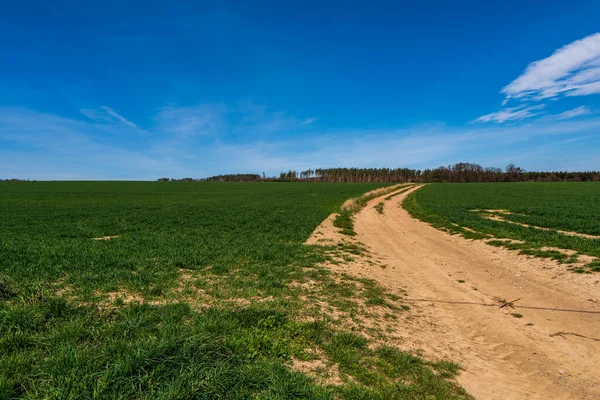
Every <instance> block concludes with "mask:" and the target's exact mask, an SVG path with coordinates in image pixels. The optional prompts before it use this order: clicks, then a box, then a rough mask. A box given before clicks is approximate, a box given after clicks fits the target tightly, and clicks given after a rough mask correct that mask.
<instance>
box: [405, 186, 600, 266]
mask: <svg viewBox="0 0 600 400" xmlns="http://www.w3.org/2000/svg"><path fill="white" fill-rule="evenodd" d="M404 207H405V208H406V209H407V210H408V211H409V212H410V213H411V214H412V215H413V216H415V217H417V218H420V219H422V220H424V221H427V222H429V223H431V224H432V225H433V226H435V227H438V228H440V229H443V230H446V231H448V232H451V233H459V234H462V235H463V236H465V237H467V238H472V239H488V243H490V244H492V245H496V246H504V247H507V248H510V249H515V250H519V251H520V252H521V253H523V254H528V255H534V256H539V257H548V258H553V259H556V260H558V261H559V262H563V263H566V264H570V265H571V267H570V269H571V270H572V271H574V272H579V273H591V272H598V271H600V184H598V183H518V184H514V183H498V184H486V183H482V184H476V183H475V184H435V185H427V186H425V187H423V188H421V189H420V190H418V191H416V192H414V193H412V194H411V195H410V196H408V197H407V198H406V199H405V201H404Z"/></svg>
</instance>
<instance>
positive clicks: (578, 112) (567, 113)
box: [556, 106, 592, 119]
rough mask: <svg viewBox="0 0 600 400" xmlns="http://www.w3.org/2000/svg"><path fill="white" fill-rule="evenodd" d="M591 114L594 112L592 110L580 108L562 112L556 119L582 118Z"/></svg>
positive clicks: (584, 107)
mask: <svg viewBox="0 0 600 400" xmlns="http://www.w3.org/2000/svg"><path fill="white" fill-rule="evenodd" d="M591 113H592V110H590V109H589V108H588V107H586V106H580V107H576V108H573V109H572V110H568V111H565V112H562V113H560V114H558V115H556V118H557V119H568V118H575V117H581V116H583V115H588V114H591Z"/></svg>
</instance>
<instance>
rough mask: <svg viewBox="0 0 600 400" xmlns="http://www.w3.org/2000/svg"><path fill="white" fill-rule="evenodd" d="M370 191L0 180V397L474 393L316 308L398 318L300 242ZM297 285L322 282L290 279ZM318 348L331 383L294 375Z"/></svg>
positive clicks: (381, 295) (449, 369)
mask: <svg viewBox="0 0 600 400" xmlns="http://www.w3.org/2000/svg"><path fill="white" fill-rule="evenodd" d="M377 186H378V185H375V184H323V183H302V184H286V183H249V184H243V183H234V184H225V183H220V184H219V183H216V184H211V183H150V182H26V183H19V182H17V183H2V182H0V221H2V222H1V223H0V227H1V229H0V354H1V358H0V398H2V399H12V398H26V399H76V398H77V399H80V398H83V399H92V398H94V399H129V398H135V399H192V398H194V399H196V398H201V399H247V398H258V399H291V398H319V399H333V398H334V397H335V398H343V399H361V398H362V399H371V398H381V399H393V398H438V399H452V398H465V397H468V396H466V394H465V393H464V391H462V389H460V388H459V387H457V386H456V384H455V383H453V381H452V379H451V378H452V377H453V376H454V375H455V374H456V373H457V366H456V365H454V364H452V363H448V362H437V363H429V362H426V361H424V360H422V359H420V358H418V357H416V356H414V355H410V354H407V353H403V352H400V351H398V350H397V349H395V348H391V347H389V346H386V345H383V344H378V343H374V342H373V341H372V339H370V338H367V337H366V336H365V335H363V333H362V332H351V331H348V330H345V329H343V328H341V324H340V323H338V322H339V321H338V322H336V321H332V320H331V319H330V318H328V317H327V316H326V315H322V314H320V313H319V312H318V310H317V309H316V308H315V307H314V303H315V302H316V301H317V300H318V301H320V302H327V303H328V304H330V306H331V307H337V308H338V309H345V310H348V311H349V312H350V313H352V312H354V311H356V310H358V306H357V303H356V301H358V300H362V301H364V302H365V304H367V305H369V304H372V305H373V306H375V305H377V306H381V307H388V308H389V309H390V312H395V313H400V312H408V311H405V310H406V309H407V308H408V307H404V308H403V309H401V308H399V306H398V305H397V304H399V303H398V299H394V298H392V297H391V296H389V295H388V294H387V293H386V292H385V291H384V290H383V289H381V288H380V287H377V286H376V285H375V284H374V283H373V282H371V281H368V280H365V279H353V278H351V277H342V278H343V279H341V280H340V279H338V278H335V277H333V276H332V274H331V273H330V272H329V271H328V270H326V269H325V268H323V267H320V266H319V265H318V263H319V262H322V261H323V260H325V259H327V258H328V257H330V256H329V255H328V252H327V251H325V250H323V249H320V248H317V247H316V246H305V245H303V242H304V241H305V240H306V238H307V237H308V236H309V235H310V233H311V232H312V231H313V229H314V228H315V227H316V226H317V225H318V224H319V223H320V222H321V221H322V220H323V219H324V218H325V217H327V215H328V214H330V213H331V212H334V211H336V210H338V209H339V207H340V205H341V204H342V202H343V201H344V200H345V199H347V198H350V197H355V196H358V195H360V194H362V193H364V192H366V191H368V190H371V189H374V188H375V187H377ZM379 186H381V185H379ZM423 193H426V191H423ZM103 237H110V239H108V240H93V239H94V238H103ZM329 250H331V251H335V252H342V253H344V254H346V257H350V255H351V253H353V252H357V251H360V250H357V249H354V248H351V249H344V248H340V249H329ZM307 281H310V282H314V283H315V284H314V286H315V287H316V288H317V289H318V290H317V291H316V292H311V293H308V292H306V290H304V289H302V286H300V285H297V283H303V282H307ZM394 304H396V305H394ZM316 350H318V351H317V352H316ZM315 354H316V356H315ZM315 357H320V358H324V359H325V361H327V363H330V364H334V365H336V366H337V369H338V370H339V376H340V379H341V384H339V385H334V386H332V385H327V384H324V383H322V382H321V383H320V382H318V381H317V380H315V379H314V378H312V377H310V376H306V375H304V374H302V373H300V372H296V371H294V370H293V369H292V368H291V365H292V364H291V361H292V358H295V359H298V360H311V359H313V358H315ZM326 372H327V371H324V374H326Z"/></svg>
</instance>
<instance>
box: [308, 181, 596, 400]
mask: <svg viewBox="0 0 600 400" xmlns="http://www.w3.org/2000/svg"><path fill="white" fill-rule="evenodd" d="M413 190H418V188H415V189H412V190H409V191H408V192H406V193H404V194H402V195H399V196H396V197H394V198H392V199H391V200H389V201H386V200H385V199H384V197H385V196H381V197H378V198H376V199H374V200H372V201H371V202H370V203H369V204H368V205H367V206H366V207H365V208H364V209H363V210H362V211H360V212H359V213H358V214H357V215H356V217H355V230H356V232H357V233H358V235H357V237H356V240H358V241H359V242H361V243H362V244H364V245H366V247H367V248H368V249H369V250H370V252H371V255H372V257H374V258H376V259H377V260H379V261H380V262H382V263H385V264H386V268H381V267H378V266H374V265H373V264H372V263H367V262H364V263H350V264H348V265H346V266H341V267H338V268H345V272H347V273H350V274H353V275H358V276H366V277H369V278H371V279H375V280H377V281H378V282H379V283H381V284H382V285H383V286H385V287H386V288H388V289H390V290H392V291H394V290H397V291H398V293H402V292H401V290H402V289H404V290H406V291H407V294H408V297H407V298H406V299H405V302H406V303H407V304H409V305H410V306H411V312H410V315H411V316H410V317H409V318H405V319H401V320H400V321H398V322H397V324H398V332H402V333H403V336H404V337H405V338H406V340H405V342H406V344H405V347H406V348H407V349H415V348H419V349H422V350H423V353H424V355H425V356H426V357H432V358H445V359H448V360H452V361H456V362H458V363H460V364H461V366H462V367H463V368H464V371H463V372H462V373H461V374H460V376H459V378H458V381H459V383H460V384H461V385H462V386H463V387H465V388H466V389H467V390H468V391H469V392H470V393H471V394H472V395H474V396H475V397H476V398H480V399H548V398H552V399H600V284H599V282H600V275H598V274H589V275H582V274H574V273H571V272H569V271H567V270H566V268H567V267H565V266H564V265H560V264H557V263H556V262H553V261H551V260H545V259H538V258H531V257H527V256H521V255H518V254H517V253H516V252H512V251H509V250H506V249H502V248H496V247H492V246H489V245H487V244H485V243H484V242H482V241H472V240H466V239H464V238H462V237H459V236H452V235H449V234H446V233H444V232H441V231H438V230H436V229H435V228H432V227H431V226H429V225H428V224H426V223H423V222H421V221H418V220H416V219H414V218H412V217H411V216H410V215H409V214H408V213H407V212H406V211H405V210H404V209H402V208H401V207H400V206H399V204H400V203H401V202H402V200H403V199H404V197H406V195H408V194H409V193H411V192H412V191H413ZM379 202H384V203H385V207H384V213H383V214H379V213H378V212H377V211H376V210H375V209H373V206H374V205H376V204H378V203H379ZM332 220H333V218H332V217H330V218H328V219H327V220H326V221H324V222H323V224H321V225H320V226H319V227H318V228H317V229H316V230H315V234H314V235H313V237H312V238H311V239H310V240H309V242H312V243H323V244H328V243H330V241H332V240H333V241H336V240H339V238H338V237H336V235H338V234H337V232H336V230H335V228H333V227H332V226H331V221H332ZM515 299H520V300H518V301H516V302H515V303H514V306H515V309H511V308H510V307H504V308H499V305H500V304H501V303H500V301H501V300H515ZM513 313H519V314H522V317H521V318H517V317H515V316H513V315H512V314H513Z"/></svg>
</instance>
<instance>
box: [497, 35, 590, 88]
mask: <svg viewBox="0 0 600 400" xmlns="http://www.w3.org/2000/svg"><path fill="white" fill-rule="evenodd" d="M501 93H503V94H505V95H506V98H507V99H511V98H514V99H524V98H525V99H533V100H542V99H547V98H552V97H557V96H559V95H561V94H563V95H566V96H583V95H589V94H593V93H600V33H595V34H593V35H590V36H587V37H585V38H583V39H581V40H576V41H574V42H572V43H570V44H568V45H566V46H564V47H562V48H560V49H558V50H556V51H555V52H554V53H553V54H552V55H551V56H549V57H547V58H544V59H542V60H538V61H535V62H532V63H531V64H529V65H528V66H527V68H526V70H525V72H523V74H522V75H521V76H519V77H518V78H517V79H515V80H514V81H512V82H511V83H510V84H508V85H507V86H505V87H504V88H503V89H502V91H501Z"/></svg>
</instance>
